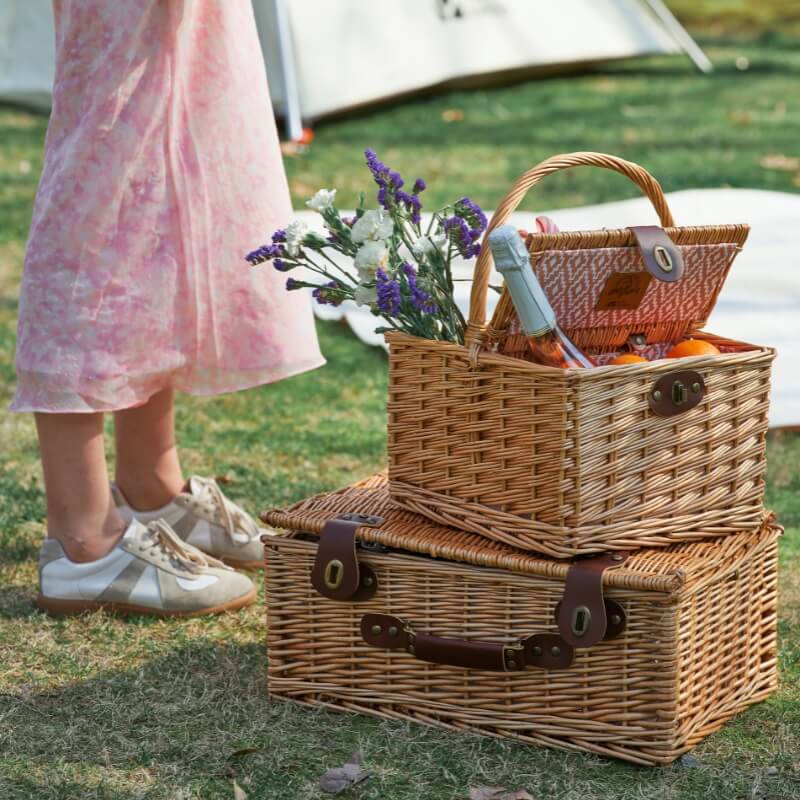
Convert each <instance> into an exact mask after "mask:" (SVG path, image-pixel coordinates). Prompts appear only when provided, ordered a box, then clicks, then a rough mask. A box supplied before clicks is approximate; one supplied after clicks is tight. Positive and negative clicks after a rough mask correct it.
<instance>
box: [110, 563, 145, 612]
mask: <svg viewBox="0 0 800 800" xmlns="http://www.w3.org/2000/svg"><path fill="white" fill-rule="evenodd" d="M148 566H149V565H148V564H147V562H146V561H142V559H140V558H134V559H133V561H131V563H130V564H128V566H127V567H125V569H123V570H122V572H120V573H119V575H117V577H116V578H114V580H113V581H111V583H109V584H108V586H107V587H106V588H105V590H104V591H103V593H102V594H101V595H100V596H99V597H97V600H100V601H108V602H120V603H122V602H125V601H126V600H128V598H130V596H131V592H132V591H133V587H134V586H136V584H137V583H138V582H139V578H141V577H142V573H143V572H144V571H145V570H146V569H147V567H148Z"/></svg>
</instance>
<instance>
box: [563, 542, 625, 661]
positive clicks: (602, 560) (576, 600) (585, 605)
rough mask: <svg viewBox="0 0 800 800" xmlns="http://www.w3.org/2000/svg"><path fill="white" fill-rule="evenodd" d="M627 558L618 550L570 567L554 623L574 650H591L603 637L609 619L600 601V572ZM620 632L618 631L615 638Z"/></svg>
mask: <svg viewBox="0 0 800 800" xmlns="http://www.w3.org/2000/svg"><path fill="white" fill-rule="evenodd" d="M629 555H630V553H629V552H628V551H624V550H618V551H615V552H613V553H604V554H603V555H600V556H594V557H592V558H583V559H580V560H579V561H575V562H574V563H573V564H571V565H570V568H569V571H568V572H567V579H566V581H565V584H564V595H563V597H562V599H561V603H559V605H558V608H557V611H556V622H557V624H558V631H559V633H560V634H561V636H562V637H563V638H564V640H565V641H567V642H568V643H569V644H571V645H572V646H573V647H591V646H592V645H593V644H597V642H599V641H600V640H601V639H603V638H605V636H606V629H607V627H608V618H607V615H606V604H605V601H604V598H603V573H604V572H605V571H606V570H607V569H615V568H617V567H620V566H622V565H623V564H624V563H625V559H627V558H628V556H629ZM616 628H618V626H615V629H616ZM619 633H620V631H619V630H617V633H616V635H619Z"/></svg>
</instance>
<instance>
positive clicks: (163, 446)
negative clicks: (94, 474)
mask: <svg viewBox="0 0 800 800" xmlns="http://www.w3.org/2000/svg"><path fill="white" fill-rule="evenodd" d="M173 398H174V392H173V391H172V389H165V390H164V391H162V392H159V393H158V394H155V395H153V396H152V397H151V398H150V399H149V400H148V401H147V402H146V403H145V404H144V405H142V406H137V407H136V408H129V409H126V410H125V411H117V412H116V413H115V414H114V432H115V438H116V442H117V465H116V483H117V486H119V488H120V489H121V490H122V493H123V494H124V495H125V498H126V499H127V501H128V503H130V505H131V507H132V508H134V509H136V510H137V511H150V510H153V509H157V508H162V507H163V506H165V505H166V504H167V503H169V502H170V501H172V500H173V499H174V497H175V496H176V495H177V494H178V492H180V491H181V489H183V486H184V481H183V474H182V472H181V465H180V461H179V459H178V451H177V449H176V446H175V414H174V405H173Z"/></svg>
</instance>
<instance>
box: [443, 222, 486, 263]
mask: <svg viewBox="0 0 800 800" xmlns="http://www.w3.org/2000/svg"><path fill="white" fill-rule="evenodd" d="M442 227H443V228H444V230H445V233H447V238H448V239H449V240H450V241H451V242H452V243H453V244H454V245H455V246H456V249H457V250H458V252H459V253H460V254H461V255H462V257H463V258H472V257H473V256H476V255H478V253H480V251H481V246H480V245H479V244H475V240H476V239H477V238H478V237H480V235H481V231H480V230H479V229H478V228H470V227H469V225H468V224H467V221H466V220H465V219H464V218H463V217H459V216H456V215H454V216H452V217H448V218H447V219H446V220H444V221H443V222H442Z"/></svg>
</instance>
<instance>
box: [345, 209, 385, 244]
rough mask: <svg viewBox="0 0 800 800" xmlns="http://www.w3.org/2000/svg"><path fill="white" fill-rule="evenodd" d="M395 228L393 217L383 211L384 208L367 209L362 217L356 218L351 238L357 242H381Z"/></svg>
mask: <svg viewBox="0 0 800 800" xmlns="http://www.w3.org/2000/svg"><path fill="white" fill-rule="evenodd" d="M393 230H394V223H393V222H392V218H391V217H389V216H387V215H386V214H384V213H383V210H382V209H378V210H377V211H365V212H364V215H363V216H362V217H361V219H358V220H356V222H355V224H354V225H353V229H352V231H351V232H350V238H351V239H352V240H353V241H354V242H355V243H356V244H360V243H361V242H367V241H371V242H379V241H383V240H384V239H388V238H389V237H390V236H391V235H392V231H393Z"/></svg>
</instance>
